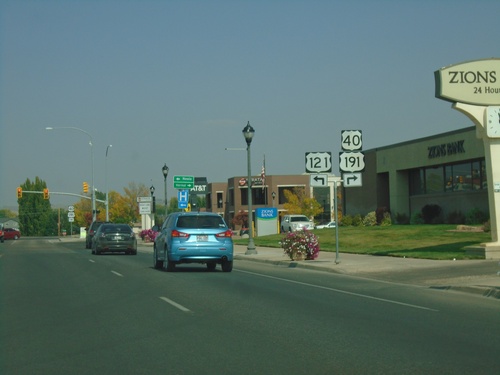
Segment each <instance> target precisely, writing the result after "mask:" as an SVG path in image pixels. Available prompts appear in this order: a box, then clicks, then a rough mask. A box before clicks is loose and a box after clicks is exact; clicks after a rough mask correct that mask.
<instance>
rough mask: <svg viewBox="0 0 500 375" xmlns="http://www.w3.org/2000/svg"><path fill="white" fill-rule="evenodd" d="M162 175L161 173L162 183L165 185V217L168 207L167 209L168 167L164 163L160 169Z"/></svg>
mask: <svg viewBox="0 0 500 375" xmlns="http://www.w3.org/2000/svg"><path fill="white" fill-rule="evenodd" d="M161 171H162V173H163V182H164V183H165V217H166V216H167V213H168V207H167V205H168V204H167V176H168V167H167V163H165V165H164V166H163V168H162V169H161Z"/></svg>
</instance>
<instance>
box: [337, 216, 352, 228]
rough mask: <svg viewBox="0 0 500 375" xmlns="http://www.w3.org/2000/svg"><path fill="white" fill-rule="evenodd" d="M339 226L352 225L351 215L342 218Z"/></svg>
mask: <svg viewBox="0 0 500 375" xmlns="http://www.w3.org/2000/svg"><path fill="white" fill-rule="evenodd" d="M340 225H342V226H345V227H349V226H351V225H352V216H351V215H344V216H343V217H342V221H341V222H340Z"/></svg>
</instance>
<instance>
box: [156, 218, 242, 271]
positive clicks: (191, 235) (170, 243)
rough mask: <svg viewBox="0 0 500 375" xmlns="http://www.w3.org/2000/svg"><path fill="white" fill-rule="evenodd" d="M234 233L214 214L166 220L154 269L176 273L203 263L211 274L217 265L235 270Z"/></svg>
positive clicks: (159, 239) (158, 238)
mask: <svg viewBox="0 0 500 375" xmlns="http://www.w3.org/2000/svg"><path fill="white" fill-rule="evenodd" d="M232 235H233V232H232V231H231V229H229V227H228V226H227V224H226V222H225V221H224V219H223V218H222V217H221V216H220V215H218V214H216V213H212V212H175V213H173V214H170V215H168V216H167V218H166V219H165V222H164V223H163V225H162V226H161V228H160V230H159V233H158V235H157V236H156V239H155V243H154V251H153V265H154V267H155V268H156V269H160V268H163V267H165V268H166V270H167V271H174V270H175V266H176V265H177V264H181V263H203V264H206V265H207V269H208V270H209V271H213V270H215V267H216V266H217V264H220V265H221V268H222V271H224V272H231V271H232V269H233V238H232Z"/></svg>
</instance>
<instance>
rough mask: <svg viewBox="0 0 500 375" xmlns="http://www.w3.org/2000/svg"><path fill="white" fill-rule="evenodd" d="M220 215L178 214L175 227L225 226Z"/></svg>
mask: <svg viewBox="0 0 500 375" xmlns="http://www.w3.org/2000/svg"><path fill="white" fill-rule="evenodd" d="M225 227H226V224H225V223H224V220H222V218H221V217H220V216H202V215H201V216H180V217H179V219H178V220H177V228H217V229H218V228H225Z"/></svg>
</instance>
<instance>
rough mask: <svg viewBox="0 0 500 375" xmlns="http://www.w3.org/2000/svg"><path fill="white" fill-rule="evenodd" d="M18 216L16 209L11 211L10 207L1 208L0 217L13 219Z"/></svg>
mask: <svg viewBox="0 0 500 375" xmlns="http://www.w3.org/2000/svg"><path fill="white" fill-rule="evenodd" d="M16 216H17V214H16V213H15V212H14V211H11V210H9V209H7V208H6V209H1V210H0V217H6V218H9V219H13V218H15V217H16Z"/></svg>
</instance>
